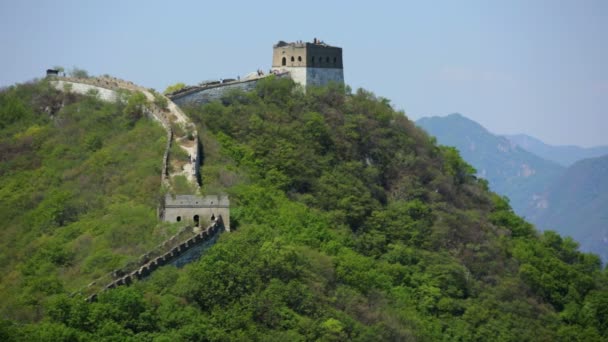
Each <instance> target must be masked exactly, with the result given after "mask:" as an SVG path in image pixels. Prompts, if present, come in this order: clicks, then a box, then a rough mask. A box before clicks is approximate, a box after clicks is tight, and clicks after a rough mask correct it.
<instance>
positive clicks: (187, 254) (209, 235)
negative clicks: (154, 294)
mask: <svg viewBox="0 0 608 342" xmlns="http://www.w3.org/2000/svg"><path fill="white" fill-rule="evenodd" d="M222 231H224V223H223V221H222V217H221V216H220V217H218V218H217V220H215V221H214V222H213V223H212V224H211V225H210V226H209V227H207V229H205V230H203V231H201V232H199V233H197V234H195V235H193V236H191V237H189V238H188V239H186V240H185V241H182V242H180V243H179V244H177V245H176V246H175V247H173V248H172V249H171V250H169V251H167V252H166V253H163V254H162V255H160V256H157V257H155V258H152V259H151V260H148V259H144V260H143V261H142V263H141V264H140V265H139V266H138V267H137V268H136V269H135V270H133V271H130V270H129V271H123V270H117V271H115V272H113V274H114V276H115V279H114V280H113V281H112V282H110V283H109V284H107V285H106V286H105V287H104V288H103V289H102V291H106V290H109V289H113V288H116V287H118V286H123V285H130V284H132V283H133V282H134V281H135V280H140V279H143V278H146V277H147V276H149V275H150V274H151V273H152V272H154V271H155V270H156V269H158V268H159V267H161V266H165V265H169V264H173V265H176V266H182V265H184V264H186V263H188V262H190V261H192V260H194V259H196V258H198V257H200V255H201V254H202V253H203V252H204V251H205V250H207V249H208V248H209V247H211V245H212V244H213V243H214V242H215V241H217V237H218V235H219V233H221V232H222ZM92 284H95V283H92ZM96 299H97V293H93V294H92V295H90V296H89V297H88V298H87V300H88V301H95V300H96Z"/></svg>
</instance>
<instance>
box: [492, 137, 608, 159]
mask: <svg viewBox="0 0 608 342" xmlns="http://www.w3.org/2000/svg"><path fill="white" fill-rule="evenodd" d="M503 136H504V137H505V138H507V139H509V141H511V142H512V143H514V144H516V145H518V146H520V147H522V148H523V149H525V150H527V151H529V152H532V153H534V154H536V155H538V156H540V157H542V158H545V159H547V160H551V161H554V162H556V163H559V164H560V165H562V166H566V167H567V166H570V165H572V164H574V163H575V162H577V161H579V160H582V159H587V158H594V157H600V156H603V155H607V154H608V146H593V147H580V146H576V145H552V144H547V143H545V142H543V141H542V140H540V139H538V138H535V137H533V136H530V135H527V134H513V135H503Z"/></svg>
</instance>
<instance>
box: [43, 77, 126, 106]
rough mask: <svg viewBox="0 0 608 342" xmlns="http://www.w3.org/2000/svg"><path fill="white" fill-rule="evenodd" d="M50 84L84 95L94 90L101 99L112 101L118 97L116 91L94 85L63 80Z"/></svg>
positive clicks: (58, 88)
mask: <svg viewBox="0 0 608 342" xmlns="http://www.w3.org/2000/svg"><path fill="white" fill-rule="evenodd" d="M51 84H52V85H53V86H54V87H55V88H56V89H57V90H60V91H66V90H69V91H71V92H74V93H76V94H83V95H86V94H90V92H96V93H97V94H98V95H97V96H99V98H100V99H101V100H103V101H108V102H114V101H116V100H117V99H118V93H117V92H116V91H114V90H111V89H108V88H104V87H100V86H96V85H91V84H85V83H79V82H73V81H64V80H57V81H51Z"/></svg>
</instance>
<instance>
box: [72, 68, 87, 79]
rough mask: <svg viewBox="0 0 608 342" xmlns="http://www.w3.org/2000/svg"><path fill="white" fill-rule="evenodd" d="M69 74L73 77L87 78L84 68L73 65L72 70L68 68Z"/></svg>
mask: <svg viewBox="0 0 608 342" xmlns="http://www.w3.org/2000/svg"><path fill="white" fill-rule="evenodd" d="M70 76H72V77H75V78H89V73H88V72H87V71H86V70H84V69H80V68H78V67H73V68H72V70H70Z"/></svg>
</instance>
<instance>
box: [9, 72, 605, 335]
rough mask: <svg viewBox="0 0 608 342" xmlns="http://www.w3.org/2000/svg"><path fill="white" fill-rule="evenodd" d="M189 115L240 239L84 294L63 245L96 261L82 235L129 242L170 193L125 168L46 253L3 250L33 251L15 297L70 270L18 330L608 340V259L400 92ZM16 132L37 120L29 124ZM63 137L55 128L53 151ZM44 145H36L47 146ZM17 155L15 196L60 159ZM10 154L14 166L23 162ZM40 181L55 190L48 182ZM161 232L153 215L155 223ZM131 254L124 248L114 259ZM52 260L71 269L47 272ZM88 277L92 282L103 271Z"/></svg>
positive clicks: (240, 98) (57, 230)
mask: <svg viewBox="0 0 608 342" xmlns="http://www.w3.org/2000/svg"><path fill="white" fill-rule="evenodd" d="M20 91H23V88H20V87H16V88H14V89H9V90H8V91H5V92H4V93H2V98H0V105H1V106H2V107H0V108H2V109H1V110H2V112H0V113H2V115H3V117H4V116H5V113H7V112H11V111H10V110H9V111H6V109H5V108H7V104H6V103H10V101H17V100H18V101H20V103H22V104H21V105H22V106H23V107H24V108H28V106H30V108H31V106H32V105H31V101H30V100H28V98H27V96H25V98H24V95H22V94H20V93H19V92H20ZM10 99H13V100H10ZM15 99H16V100H15ZM89 102H90V103H93V104H94V106H92V107H86V111H87V112H88V113H87V114H88V115H85V113H84V111H85V108H83V107H82V106H85V105H86V103H89ZM115 105H117V104H101V103H99V102H98V101H94V99H90V98H86V99H82V100H80V101H78V102H76V103H73V104H72V105H71V106H74V107H76V108H83V109H82V110H81V111H78V110H75V109H74V110H72V111H70V110H69V108H70V105H67V106H66V107H64V108H63V109H61V111H60V113H64V112H65V113H66V114H65V115H67V114H68V113H72V115H76V116H77V117H79V118H81V120H83V123H82V126H81V128H82V131H86V129H84V127H85V126H84V125H85V122H86V120H87V119H86V118H88V119H90V120H97V119H96V117H97V115H98V114H96V112H94V111H95V110H98V109H95V108H98V107H101V108H110V107H111V106H115ZM106 106H109V107H106ZM108 112H113V111H112V110H108ZM188 112H189V114H190V115H191V117H192V118H193V119H194V120H195V121H196V122H198V123H199V125H200V129H201V133H202V134H201V136H202V139H203V146H204V153H205V164H204V166H203V170H202V171H203V172H202V174H203V183H204V184H203V188H204V191H205V192H208V193H217V192H227V193H229V194H230V195H231V202H232V203H233V207H232V210H231V213H232V215H231V219H232V222H233V225H234V226H235V227H236V228H237V229H236V231H234V232H232V233H230V234H223V235H222V237H221V238H220V240H219V241H218V243H217V244H216V245H215V246H214V247H213V248H211V249H210V251H209V252H208V253H207V254H206V255H205V256H204V257H203V258H201V259H200V260H199V261H198V262H195V263H192V264H190V265H188V266H186V267H185V268H183V269H176V268H173V267H164V268H162V269H161V270H159V271H157V272H155V273H154V274H153V275H152V276H151V277H150V278H149V279H148V280H146V281H142V282H138V283H136V284H135V285H133V286H131V287H124V288H119V289H115V290H111V291H108V292H105V293H103V294H101V295H100V296H99V300H98V301H97V302H95V303H86V302H85V301H84V300H83V298H82V297H80V296H74V297H71V296H69V295H68V293H66V291H65V290H64V289H63V288H62V286H63V287H64V288H67V287H69V286H71V281H72V280H71V279H68V278H67V277H65V278H62V277H61V276H60V275H61V274H63V273H64V272H65V269H66V268H65V267H57V266H53V265H57V264H62V263H63V264H65V262H63V261H61V260H63V259H62V258H54V259H52V258H49V257H47V255H49V254H48V253H50V252H49V251H51V252H54V253H58V254H61V253H63V254H67V255H69V259H68V260H69V263H71V264H72V265H78V264H82V263H83V262H84V260H85V259H86V258H89V257H90V255H91V254H92V253H93V249H90V251H88V252H87V253H85V252H84V251H82V250H78V249H77V248H78V247H77V246H78V245H79V244H78V241H80V240H81V239H82V236H86V235H87V234H89V235H93V234H98V236H99V237H98V239H103V237H109V236H112V234H111V233H109V232H108V231H107V230H109V229H112V228H115V229H116V230H115V231H114V234H118V233H117V231H118V232H120V233H122V234H127V233H125V231H127V232H129V233H128V234H130V229H131V223H130V221H128V220H131V219H133V218H132V217H131V215H132V214H135V215H136V214H137V213H136V210H135V209H126V208H127V207H128V206H129V205H131V206H132V208H140V210H141V211H142V212H146V210H151V208H152V203H150V202H153V201H154V200H155V198H154V196H155V190H154V189H152V188H148V187H147V186H145V185H144V184H142V183H141V182H139V181H136V180H133V179H130V178H128V177H125V178H122V177H123V176H124V175H121V176H120V177H118V176H117V177H118V178H112V179H115V180H116V183H115V184H114V188H117V189H121V188H123V187H124V188H125V189H127V188H128V189H131V190H130V191H131V192H129V193H128V194H127V195H124V196H119V195H118V194H114V191H118V192H119V193H120V194H121V195H122V194H123V193H122V192H121V191H119V190H112V191H110V190H109V189H108V188H104V187H102V186H98V187H96V189H97V188H99V190H100V192H102V193H101V194H97V193H95V194H94V195H98V196H99V199H100V202H92V203H93V204H92V205H91V206H90V207H87V208H89V209H88V211H86V210H83V209H80V210H79V211H76V212H77V214H73V216H70V219H69V220H64V221H54V222H55V223H54V224H52V225H51V226H50V228H47V230H46V231H45V230H42V228H38V229H37V230H35V231H33V232H31V233H29V234H30V235H29V238H28V241H30V240H32V239H35V240H38V239H44V241H47V240H48V241H59V242H56V244H55V245H54V246H55V247H54V249H49V248H46V247H45V245H44V244H42V243H39V244H37V245H31V246H29V252H23V249H22V247H18V246H12V245H7V246H6V247H5V246H3V249H2V250H3V251H4V250H5V248H7V250H9V251H11V253H13V254H18V253H19V251H21V253H22V254H23V255H20V256H12V257H11V258H15V260H16V261H14V262H12V263H11V264H8V265H6V266H5V267H6V269H5V270H4V273H3V274H10V273H12V274H15V276H13V277H14V278H20V279H22V280H21V281H22V283H17V282H16V281H11V282H6V283H7V284H8V285H3V286H5V287H6V288H8V289H10V290H11V291H12V293H15V294H16V295H21V296H23V295H24V294H27V293H28V291H30V292H31V291H32V290H28V287H26V285H27V283H26V281H27V280H29V281H38V282H40V283H45V279H47V278H52V279H53V280H54V283H55V284H57V285H56V289H54V290H53V291H48V290H47V291H46V292H42V293H41V294H40V296H39V301H38V302H37V306H36V308H37V309H39V310H40V312H41V314H40V315H39V316H38V315H37V316H25V317H24V316H22V315H15V314H13V313H12V312H11V310H13V309H14V308H22V307H25V306H27V305H29V304H27V303H24V302H17V303H15V304H14V306H13V307H12V308H11V309H9V310H6V305H5V304H4V303H5V302H4V301H3V302H2V303H3V304H2V305H3V309H5V310H4V311H3V316H4V317H3V318H4V319H5V320H4V321H0V339H2V340H11V339H14V340H22V339H32V340H53V341H56V340H96V341H97V340H108V341H109V340H125V339H133V340H158V341H175V340H211V341H218V340H222V341H224V340H243V341H250V340H264V341H298V340H322V341H339V340H358V341H369V340H445V341H458V340H460V341H469V340H474V341H487V340H502V341H509V340H512V341H520V340H535V341H536V340H540V341H549V340H564V341H572V340H580V341H594V340H596V341H599V340H602V339H606V338H608V324H607V322H608V282H607V280H608V278H607V275H606V271H605V270H602V269H601V266H600V262H599V259H598V257H597V256H594V255H590V254H583V253H580V252H578V251H577V245H576V243H574V242H573V241H572V240H571V239H568V238H566V239H563V238H561V237H560V236H558V235H557V234H555V233H553V232H550V231H549V232H545V233H543V234H539V233H537V232H536V231H535V230H534V228H533V227H532V226H531V225H530V224H528V223H526V222H525V221H524V220H522V219H521V218H519V217H518V216H516V215H515V214H514V213H513V211H512V210H511V208H510V207H509V204H508V202H507V201H506V200H505V199H503V198H501V197H499V196H497V195H495V194H492V193H490V192H488V190H487V183H486V182H485V181H483V180H477V179H476V178H475V177H474V176H473V174H474V172H475V171H474V170H473V169H472V168H471V167H470V166H469V165H468V164H466V163H464V162H463V161H462V159H461V158H460V156H459V155H458V152H457V151H456V150H455V149H453V148H447V147H441V146H437V145H436V144H435V143H434V141H433V140H432V139H431V138H429V137H428V136H427V135H426V134H425V133H424V132H422V131H421V130H419V129H417V128H416V127H415V126H414V124H413V123H412V122H410V121H409V120H408V119H407V118H406V117H405V115H404V114H403V113H400V112H395V111H394V110H393V109H392V108H391V106H390V104H389V102H388V101H387V100H386V99H382V98H380V99H378V98H376V97H375V96H374V95H373V94H371V93H369V92H366V91H363V90H358V91H357V92H356V93H354V94H351V93H350V91H349V89H344V88H341V87H337V86H333V87H327V88H321V89H309V90H308V91H307V93H306V94H304V93H302V92H301V91H300V90H299V89H298V88H297V87H295V85H294V84H293V83H292V82H291V81H289V80H267V81H263V82H260V83H259V84H258V87H257V89H256V90H255V91H254V92H251V93H242V92H238V91H235V92H233V93H230V94H228V95H226V96H225V97H224V98H223V99H222V101H221V102H216V103H211V104H208V105H205V106H203V107H200V108H190V109H188ZM78 113H81V114H78ZM30 114H31V116H32V117H36V118H37V117H40V116H42V117H44V115H43V114H41V113H30ZM15 117H16V119H12V121H11V122H10V123H9V124H8V125H7V126H5V128H3V132H9V131H10V130H12V133H10V135H9V133H6V134H5V133H2V136H3V137H5V136H6V137H7V138H6V139H5V140H3V141H10V139H11V138H9V136H10V137H14V136H16V134H22V133H19V132H27V130H28V128H27V127H28V126H31V125H32V123H30V122H27V121H24V123H22V124H20V123H19V122H21V120H26V119H20V118H21V116H15ZM60 117H61V114H59V115H56V116H55V117H53V118H44V119H36V120H43V121H44V125H47V126H45V127H49V128H48V130H49V132H55V131H57V132H61V131H62V129H61V128H58V127H57V121H59V122H61V120H58V119H57V118H60ZM3 120H4V119H3ZM28 120H29V119H28ZM32 120H34V119H32ZM16 125H20V127H21V128H12V127H16ZM151 125H152V124H150V125H147V124H146V123H145V122H139V121H138V122H137V123H136V124H135V126H134V127H129V125H126V126H127V127H126V128H124V127H123V130H116V131H112V132H106V133H104V134H108V135H113V134H124V135H125V136H129V135H130V134H134V133H132V132H137V129H138V128H139V129H144V128H143V127H144V126H145V127H146V129H151V128H150V127H149V126H151ZM75 127H76V126H75ZM140 127H142V128H140ZM121 132H122V133H121ZM49 134H50V133H49ZM57 134H59V133H57ZM83 134H84V133H83ZM72 135H73V134H72ZM162 136H163V134H161V132H160V131H159V132H157V134H156V135H153V136H152V137H150V136H147V137H143V136H142V137H140V139H141V140H144V139H152V140H153V141H155V142H156V143H155V144H156V145H162V139H161V137H162ZM53 137H54V135H50V136H45V137H44V139H40V140H39V141H40V144H42V145H44V144H48V143H50V141H53V140H52V138H53ZM83 138H84V137H83ZM14 141H17V140H14ZM103 141H104V142H105V141H106V140H105V138H104V140H103ZM129 141H130V140H129ZM6 143H8V142H6ZM134 143H135V142H134ZM24 144H25V143H24V142H18V141H17V142H15V146H24ZM137 144H138V146H140V148H141V150H138V151H137V153H134V152H133V153H130V154H128V155H129V157H130V158H133V159H134V163H136V161H137V160H140V159H139V158H140V156H139V155H138V154H141V153H144V152H143V151H145V150H146V149H148V148H149V146H148V145H150V144H149V143H148V144H146V143H145V142H141V145H139V144H140V142H137ZM156 145H154V147H156ZM69 146H71V145H69ZM103 148H106V147H105V145H103ZM107 148H109V146H108V147H107ZM158 149H159V151H162V147H159V148H158ZM38 150H39V149H33V150H31V151H26V152H24V153H22V154H21V155H24V156H35V155H38V153H39V152H37V151H38ZM121 151H122V150H121ZM126 153H128V152H126ZM158 153H161V152H158ZM110 155H112V154H110ZM59 157H61V158H59ZM59 157H55V158H53V159H52V161H53V162H54V165H56V166H55V167H56V168H61V170H62V172H63V173H60V178H59V179H55V183H53V184H55V186H56V187H64V186H70V184H72V183H71V181H70V178H67V179H66V173H67V174H68V175H69V174H71V173H70V172H66V171H63V170H64V169H65V168H66V166H65V165H68V166H69V165H71V164H70V163H74V165H81V166H80V167H82V165H86V162H81V161H74V160H73V158H72V159H71V158H69V157H67V156H65V155H60V156H59ZM3 158H4V153H3ZM17 158H18V157H14V158H13V159H15V160H14V161H13V159H8V160H7V161H4V160H3V164H2V170H8V171H6V172H10V173H11V174H10V175H9V174H6V173H3V174H2V175H1V176H0V177H1V178H0V181H1V182H2V183H1V184H2V190H3V191H4V188H5V187H6V186H5V185H4V184H6V182H7V181H8V180H9V179H11V178H10V177H17V175H19V174H21V173H25V172H28V170H30V169H32V170H39V169H41V168H46V167H47V166H46V164H44V163H38V164H35V165H30V166H29V169H28V168H27V167H26V166H24V165H21V164H19V163H20V161H18V160H17ZM45 158H46V157H45ZM141 158H143V157H141ZM158 158H159V159H160V156H159V157H158ZM49 159H50V158H49ZM142 160H143V159H142ZM9 162H10V163H13V164H11V165H10V166H8V165H7V166H6V167H5V164H6V163H9ZM49 163H50V162H49ZM57 164H58V165H57ZM118 164H119V165H121V164H120V163H118ZM28 165H29V164H28ZM104 170H107V169H104V168H103V164H102V165H100V166H99V167H98V168H94V169H86V170H82V172H81V173H80V175H82V176H83V177H85V175H86V176H88V177H94V178H103V177H102V175H103V174H104ZM146 170H148V169H147V168H146ZM3 172H4V171H3ZM106 172H108V171H106ZM13 175H15V176H13ZM62 177H63V178H62ZM156 185H157V184H156ZM72 186H73V184H72ZM80 188H81V189H85V187H83V186H80ZM12 189H13V190H12V191H10V193H11V194H13V193H14V194H18V193H21V194H22V196H24V197H28V198H29V197H30V196H31V191H34V190H31V188H29V187H24V188H23V189H21V188H20V187H18V186H14V187H13V188H12ZM102 189H105V191H104V190H102ZM136 189H137V190H136ZM142 189H147V190H142ZM36 191H40V192H41V193H42V194H43V195H44V196H50V195H48V194H49V193H50V192H49V191H48V190H44V191H41V190H38V189H36ZM74 191H76V190H74ZM138 191H139V193H138ZM140 196H141V197H140ZM115 197H119V198H120V199H121V200H122V201H118V203H119V204H118V205H125V210H129V213H128V215H125V216H123V220H125V221H124V222H120V223H119V222H116V223H115V224H113V225H109V227H108V226H107V225H101V224H99V223H98V222H97V220H99V219H104V218H106V216H108V215H109V216H110V218H108V220H113V217H112V215H111V214H105V215H101V216H96V219H95V220H86V217H87V215H91V217H93V215H96V214H95V213H96V212H97V211H98V210H102V209H101V208H106V210H110V209H111V207H109V206H111V205H112V204H107V205H106V203H107V202H110V203H111V202H112V200H111V199H112V198H115ZM2 200H5V199H4V198H3V199H2ZM15 202H17V201H15ZM11 203H13V202H11ZM40 203H41V202H37V203H29V202H27V203H25V204H24V205H23V206H22V208H39V207H40V208H42V209H44V208H47V207H45V206H41V204H40ZM146 204H147V206H146ZM104 205H106V206H104ZM2 207H3V208H4V207H6V206H5V205H3V206H2ZM76 208H79V207H78V206H76ZM109 208H110V209H109ZM146 208H147V209H146ZM42 209H41V210H42ZM3 210H4V209H3ZM30 210H36V209H30ZM44 210H46V209H44ZM87 212H91V214H86V213H87ZM118 212H120V210H118ZM2 215H3V216H2V217H3V218H4V220H3V222H13V221H14V223H10V226H9V227H7V228H3V229H2V234H4V235H5V236H4V240H6V239H7V238H11V237H12V238H13V239H17V238H18V239H21V238H20V237H19V236H20V234H19V230H26V229H30V228H32V227H33V226H31V225H28V224H26V222H29V221H25V220H26V218H22V219H19V220H17V218H18V216H16V214H13V216H8V215H9V213H5V212H3V213H2ZM117 215H118V214H117ZM26 216H27V215H26ZM144 216H145V215H144ZM19 217H20V216H19ZM27 217H31V216H27ZM34 217H37V216H36V215H34ZM146 217H147V216H146ZM136 221H137V222H143V221H144V219H137V220H136ZM70 222H72V223H70ZM112 222H115V221H112ZM74 225H76V227H77V228H72V226H74ZM11 227H13V228H11ZM26 227H27V228H26ZM35 227H39V226H35ZM154 227H156V226H155V224H154V223H152V222H149V226H148V229H150V230H149V232H148V233H150V234H151V233H152V230H153V229H154ZM32 229H33V228H32ZM144 229H145V228H142V232H143V230H144ZM93 232H95V233H93ZM120 236H122V235H120ZM129 236H130V235H129ZM89 252H90V253H91V254H89ZM117 252H119V251H117V250H112V253H110V254H106V256H107V257H108V258H113V257H115V256H116V254H115V253H117ZM45 253H46V254H45ZM37 255H38V257H36V256H37ZM4 260H7V257H4ZM49 262H50V263H53V262H54V264H53V265H51V266H47V267H43V268H41V267H38V266H37V265H39V264H41V265H45V263H49ZM28 264H30V265H33V266H32V267H34V268H35V269H36V270H37V273H36V272H33V273H32V272H31V271H29V272H28V271H25V272H24V270H25V267H24V266H22V265H28ZM95 268H96V265H91V269H95ZM72 272H73V273H75V274H76V275H77V276H82V275H81V272H86V271H85V269H84V268H83V269H74V270H73V271H72ZM3 282H5V280H4V279H3ZM9 286H10V288H9ZM39 287H43V286H39ZM45 290H46V288H45ZM39 291H40V290H39ZM3 292H4V290H3Z"/></svg>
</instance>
